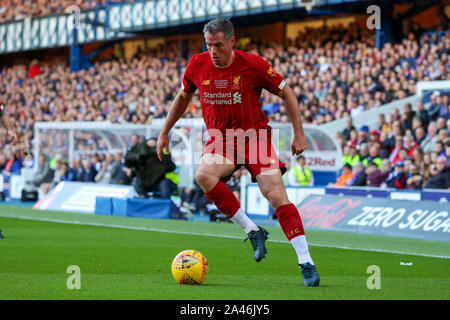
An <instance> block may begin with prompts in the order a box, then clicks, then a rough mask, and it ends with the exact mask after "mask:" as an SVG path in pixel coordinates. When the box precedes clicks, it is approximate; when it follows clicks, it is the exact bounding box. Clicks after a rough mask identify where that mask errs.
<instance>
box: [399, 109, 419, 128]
mask: <svg viewBox="0 0 450 320" xmlns="http://www.w3.org/2000/svg"><path fill="white" fill-rule="evenodd" d="M415 114H416V113H415V112H414V111H413V110H412V105H411V104H410V103H407V104H406V105H405V108H404V110H403V114H402V116H401V120H402V122H401V123H402V128H403V130H408V129H409V130H411V129H412V121H413V118H414V116H415Z"/></svg>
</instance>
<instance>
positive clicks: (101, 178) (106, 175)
mask: <svg viewBox="0 0 450 320" xmlns="http://www.w3.org/2000/svg"><path fill="white" fill-rule="evenodd" d="M95 182H97V183H102V184H108V183H110V182H111V172H109V171H108V162H107V161H106V160H105V161H103V162H102V167H101V168H100V171H98V173H97V175H96V176H95Z"/></svg>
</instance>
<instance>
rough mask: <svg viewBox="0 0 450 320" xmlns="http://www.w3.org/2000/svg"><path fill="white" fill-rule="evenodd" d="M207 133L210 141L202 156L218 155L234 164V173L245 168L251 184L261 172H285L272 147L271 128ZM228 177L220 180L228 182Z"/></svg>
mask: <svg viewBox="0 0 450 320" xmlns="http://www.w3.org/2000/svg"><path fill="white" fill-rule="evenodd" d="M230 132H231V131H230ZM209 133H210V139H209V140H208V142H207V143H206V147H205V150H204V151H203V154H202V155H204V154H207V153H212V154H220V155H221V156H223V157H225V158H227V159H229V160H231V161H232V162H233V163H234V165H235V171H236V170H238V169H239V168H241V167H242V166H245V167H246V168H247V170H248V171H249V172H250V174H251V177H252V182H256V176H257V175H258V174H260V173H261V172H263V171H267V170H271V169H280V170H281V174H282V175H283V174H284V173H285V172H286V170H287V169H286V165H285V164H284V163H282V162H281V161H280V159H279V158H278V155H277V153H276V151H275V148H274V147H273V145H272V128H271V127H267V128H264V129H258V130H254V129H249V130H246V131H243V130H241V131H238V130H236V131H234V133H230V134H222V133H220V132H219V131H214V132H213V134H211V131H209ZM230 177H231V175H230V176H229V177H226V178H224V179H222V180H223V181H228V180H229V179H230Z"/></svg>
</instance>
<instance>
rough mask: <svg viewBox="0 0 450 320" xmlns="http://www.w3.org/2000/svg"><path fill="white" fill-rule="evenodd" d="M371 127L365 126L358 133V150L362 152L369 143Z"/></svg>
mask: <svg viewBox="0 0 450 320" xmlns="http://www.w3.org/2000/svg"><path fill="white" fill-rule="evenodd" d="M368 133H369V127H368V126H366V125H364V126H362V127H361V129H360V130H359V132H358V140H357V141H356V149H358V150H361V148H362V147H363V146H365V145H366V144H367V142H368Z"/></svg>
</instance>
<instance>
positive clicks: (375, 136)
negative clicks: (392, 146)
mask: <svg viewBox="0 0 450 320" xmlns="http://www.w3.org/2000/svg"><path fill="white" fill-rule="evenodd" d="M379 141H380V133H379V132H378V130H376V129H374V130H372V131H370V135H369V141H368V144H369V147H370V146H372V144H373V143H374V142H377V143H378V142H379Z"/></svg>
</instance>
